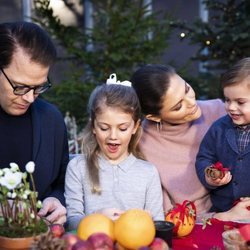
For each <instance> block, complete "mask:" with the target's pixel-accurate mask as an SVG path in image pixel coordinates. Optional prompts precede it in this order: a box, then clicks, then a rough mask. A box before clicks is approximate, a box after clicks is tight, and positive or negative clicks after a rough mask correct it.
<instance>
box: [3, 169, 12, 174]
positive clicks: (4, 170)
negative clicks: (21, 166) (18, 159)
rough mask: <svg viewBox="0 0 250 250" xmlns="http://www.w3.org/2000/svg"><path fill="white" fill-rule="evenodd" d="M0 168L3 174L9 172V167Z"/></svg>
mask: <svg viewBox="0 0 250 250" xmlns="http://www.w3.org/2000/svg"><path fill="white" fill-rule="evenodd" d="M2 170H3V172H4V174H6V173H9V172H11V170H10V169H9V168H3V169H2Z"/></svg>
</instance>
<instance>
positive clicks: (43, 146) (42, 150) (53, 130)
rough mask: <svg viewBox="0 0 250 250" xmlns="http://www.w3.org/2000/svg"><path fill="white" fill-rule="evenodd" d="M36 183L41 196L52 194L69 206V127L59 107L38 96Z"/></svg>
mask: <svg viewBox="0 0 250 250" xmlns="http://www.w3.org/2000/svg"><path fill="white" fill-rule="evenodd" d="M31 116H32V126H33V156H32V160H33V161H34V162H35V172H34V178H35V184H36V189H37V191H38V194H39V199H40V200H43V199H44V198H46V197H49V196H52V197H55V198H57V199H59V200H60V201H61V203H62V204H63V205H65V199H64V182H65V172H66V167H67V164H68V161H69V152H68V140H67V130H66V126H65V124H64V120H63V117H62V115H61V113H60V112H59V111H58V109H57V108H56V107H55V106H54V105H52V104H49V103H48V102H46V101H44V100H42V99H40V98H37V99H36V101H35V102H34V103H33V104H32V105H31Z"/></svg>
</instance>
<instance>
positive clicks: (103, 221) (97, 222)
mask: <svg viewBox="0 0 250 250" xmlns="http://www.w3.org/2000/svg"><path fill="white" fill-rule="evenodd" d="M93 233H105V234H107V235H108V236H109V237H110V238H111V239H112V240H114V239H115V237H114V223H113V221H112V220H111V219H109V218H108V217H107V216H105V215H103V214H90V215H87V216H86V217H84V218H83V219H82V220H81V221H80V223H79V225H78V228H77V235H78V237H79V238H80V239H82V240H87V238H88V237H89V236H90V235H91V234H93Z"/></svg>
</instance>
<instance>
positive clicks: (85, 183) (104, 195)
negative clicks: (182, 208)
mask: <svg viewBox="0 0 250 250" xmlns="http://www.w3.org/2000/svg"><path fill="white" fill-rule="evenodd" d="M88 111H89V115H90V119H89V122H88V124H87V126H86V128H85V130H84V136H83V141H82V153H83V154H82V155H80V156H77V157H75V158H73V159H72V160H71V161H70V162H69V164H68V168H67V172H66V183H65V198H66V205H67V219H68V226H69V229H74V228H77V226H78V224H79V222H80V220H81V219H82V218H83V217H84V216H85V215H87V214H91V213H96V212H98V213H102V214H104V215H106V216H108V217H110V218H112V219H117V218H118V217H119V215H120V214H122V213H123V212H124V211H126V210H128V209H131V208H140V209H144V210H147V211H149V213H150V214H151V215H152V217H153V219H154V220H164V214H163V199H162V190H161V183H160V178H159V174H158V172H157V170H156V168H155V167H154V165H152V164H151V163H149V162H147V161H145V160H144V158H143V155H142V153H141V152H140V150H139V147H138V140H139V138H140V134H141V126H140V115H141V112H140V104H139V100H138V98H137V95H136V93H135V91H134V89H133V88H132V87H131V83H130V82H128V81H124V82H120V81H116V75H115V74H112V75H111V76H110V78H109V79H108V80H107V84H104V85H101V86H98V87H96V89H95V90H94V91H93V92H92V94H91V96H90V99H89V106H88Z"/></svg>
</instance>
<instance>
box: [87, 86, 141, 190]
mask: <svg viewBox="0 0 250 250" xmlns="http://www.w3.org/2000/svg"><path fill="white" fill-rule="evenodd" d="M106 107H115V108H119V109H121V110H122V111H123V112H125V113H128V114H131V116H132V118H133V120H134V122H135V123H137V122H138V121H140V118H141V117H140V116H141V107H140V103H139V100H138V97H137V95H136V93H135V90H134V89H133V88H132V87H128V86H122V85H118V84H111V85H106V84H104V85H101V86H97V87H96V88H95V89H94V91H93V92H92V94H91V95H90V98H89V103H88V113H89V122H88V124H87V125H86V127H85V129H84V133H83V140H82V153H83V154H84V155H85V157H86V164H87V170H88V174H89V178H90V183H91V185H92V192H93V193H101V188H100V180H99V165H98V155H99V152H100V151H99V150H100V148H99V145H98V143H97V140H96V137H95V135H94V133H93V128H94V121H95V119H96V115H97V114H100V113H102V112H105V108H106ZM141 132H142V128H141V126H139V127H138V129H137V131H136V133H135V134H133V135H132V137H131V140H130V143H129V146H128V151H129V153H132V154H133V155H134V156H135V157H137V158H140V159H145V158H144V156H143V154H142V152H141V151H140V149H139V145H138V142H139V139H140V136H141Z"/></svg>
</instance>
